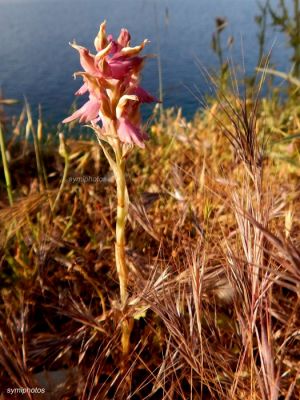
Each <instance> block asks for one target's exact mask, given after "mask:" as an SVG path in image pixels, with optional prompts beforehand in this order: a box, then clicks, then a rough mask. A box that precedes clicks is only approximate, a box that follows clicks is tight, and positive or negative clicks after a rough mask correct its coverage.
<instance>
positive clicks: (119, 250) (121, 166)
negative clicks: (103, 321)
mask: <svg viewBox="0 0 300 400" xmlns="http://www.w3.org/2000/svg"><path fill="white" fill-rule="evenodd" d="M115 154H116V169H115V171H116V173H115V175H116V182H117V201H118V206H117V221H116V244H115V254H116V267H117V272H118V276H119V283H120V297H121V305H122V307H124V306H125V304H126V300H127V284H128V267H127V264H126V254H125V244H126V239H125V227H126V219H127V216H128V193H127V186H126V178H125V159H124V158H123V157H122V149H121V146H120V143H118V144H117V148H116V151H115ZM132 328H133V319H132V318H125V319H124V320H123V322H122V338H121V343H122V352H123V356H126V355H127V354H128V353H129V351H130V334H131V331H132Z"/></svg>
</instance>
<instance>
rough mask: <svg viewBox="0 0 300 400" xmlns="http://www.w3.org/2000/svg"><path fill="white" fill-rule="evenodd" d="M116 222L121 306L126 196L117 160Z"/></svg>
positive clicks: (121, 167) (124, 289)
mask: <svg viewBox="0 0 300 400" xmlns="http://www.w3.org/2000/svg"><path fill="white" fill-rule="evenodd" d="M116 183H117V201H118V206H117V221H116V266H117V272H118V275H119V282H120V296H121V304H122V306H124V304H125V303H126V299H127V279H128V268H127V265H126V257H125V225H126V219H127V215H128V198H127V197H128V195H127V187H126V180H125V160H122V159H117V169H116Z"/></svg>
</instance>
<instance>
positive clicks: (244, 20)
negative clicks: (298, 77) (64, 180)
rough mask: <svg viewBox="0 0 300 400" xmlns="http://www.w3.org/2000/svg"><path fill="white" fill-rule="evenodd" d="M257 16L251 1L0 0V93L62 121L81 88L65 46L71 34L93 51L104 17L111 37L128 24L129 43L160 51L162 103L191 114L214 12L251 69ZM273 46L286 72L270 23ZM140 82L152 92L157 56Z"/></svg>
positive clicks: (208, 55) (201, 88)
mask: <svg viewBox="0 0 300 400" xmlns="http://www.w3.org/2000/svg"><path fill="white" fill-rule="evenodd" d="M271 3H272V4H274V5H275V4H277V0H274V1H271ZM290 3H291V1H290ZM257 14H258V7H257V2H256V0H0V86H2V88H3V89H4V93H5V95H6V97H12V98H17V99H21V100H22V98H23V96H26V97H27V99H28V100H29V102H30V104H31V106H32V108H33V109H37V107H38V104H41V105H42V110H43V115H44V117H45V118H46V119H49V120H51V121H53V122H55V123H57V122H59V121H61V120H62V119H63V118H64V117H65V116H66V115H68V112H69V108H70V106H71V103H72V101H73V99H74V96H73V93H74V91H75V90H76V89H77V88H78V87H79V85H80V81H79V80H77V81H74V80H73V78H72V74H73V72H74V71H78V70H79V69H80V65H79V61H78V54H77V52H76V51H75V50H73V49H72V48H71V47H70V46H69V45H68V43H69V42H70V41H73V40H74V39H76V42H77V43H78V44H82V45H84V46H87V47H90V48H91V49H93V40H94V37H95V35H96V33H97V31H98V27H99V23H100V22H102V21H103V20H104V19H107V30H108V32H111V33H113V34H115V35H117V34H118V31H119V29H120V28H121V27H126V28H128V29H129V30H130V32H131V34H132V43H139V42H140V41H141V40H143V39H144V38H148V39H150V40H151V44H150V45H149V46H148V47H147V49H146V53H157V52H158V49H160V54H161V62H162V75H163V89H164V105H165V106H166V107H169V106H180V107H182V108H183V112H184V114H185V115H186V116H187V117H190V116H191V115H192V114H193V113H194V111H195V110H196V109H197V108H198V107H199V100H198V99H197V97H198V95H199V93H200V94H201V95H204V94H205V93H207V91H208V90H209V88H208V86H207V83H206V82H205V79H204V77H203V76H202V74H201V72H200V69H199V66H198V65H197V62H200V63H201V64H202V65H203V66H204V67H206V68H212V67H216V66H217V58H216V56H215V55H214V53H213V52H212V50H211V46H210V43H211V35H212V32H213V31H214V28H215V22H214V19H215V17H218V16H222V17H223V16H225V17H227V19H228V21H229V26H228V28H227V29H226V33H225V37H224V41H225V40H226V37H228V35H233V36H234V38H235V42H234V45H233V48H232V50H231V52H229V53H227V55H228V56H232V57H233V59H234V60H235V61H236V62H240V61H241V60H242V59H244V63H245V65H246V69H247V71H248V72H251V71H253V69H254V67H255V66H256V63H257V57H258V46H257V38H256V35H257V25H256V24H255V22H254V17H255V15H257ZM271 47H273V53H272V54H273V55H272V60H273V62H274V63H275V64H276V66H277V67H278V68H279V69H282V70H288V68H289V67H290V65H289V61H288V60H289V50H288V48H287V46H286V38H285V37H284V35H283V34H281V33H278V32H275V31H274V30H273V29H271V28H269V29H268V37H267V48H268V49H270V48H271ZM242 49H243V50H242ZM197 60H198V61H197ZM143 86H144V87H145V88H147V89H149V90H150V91H151V92H152V93H153V94H158V72H157V61H156V59H155V58H151V59H149V60H148V63H147V65H146V68H145V70H144V74H143ZM191 92H192V93H191Z"/></svg>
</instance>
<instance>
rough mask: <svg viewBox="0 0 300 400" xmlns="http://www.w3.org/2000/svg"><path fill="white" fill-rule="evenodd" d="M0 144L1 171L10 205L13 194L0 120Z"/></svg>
mask: <svg viewBox="0 0 300 400" xmlns="http://www.w3.org/2000/svg"><path fill="white" fill-rule="evenodd" d="M0 146H1V156H2V164H3V171H4V177H5V183H6V190H7V195H8V200H9V204H10V205H12V204H13V194H12V186H11V178H10V172H9V166H8V161H7V156H6V145H5V138H4V132H3V129H2V124H1V122H0Z"/></svg>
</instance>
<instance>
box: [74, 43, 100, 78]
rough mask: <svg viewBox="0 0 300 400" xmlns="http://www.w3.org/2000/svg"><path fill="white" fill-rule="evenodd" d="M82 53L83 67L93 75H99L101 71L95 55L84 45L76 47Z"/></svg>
mask: <svg viewBox="0 0 300 400" xmlns="http://www.w3.org/2000/svg"><path fill="white" fill-rule="evenodd" d="M76 49H77V50H78V51H79V54H80V64H81V65H82V68H83V69H84V70H85V71H86V72H88V73H89V74H91V75H99V74H100V71H99V69H98V68H97V67H96V65H95V57H94V56H93V55H92V54H91V53H90V52H89V51H88V49H86V48H84V47H80V46H78V47H76Z"/></svg>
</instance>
